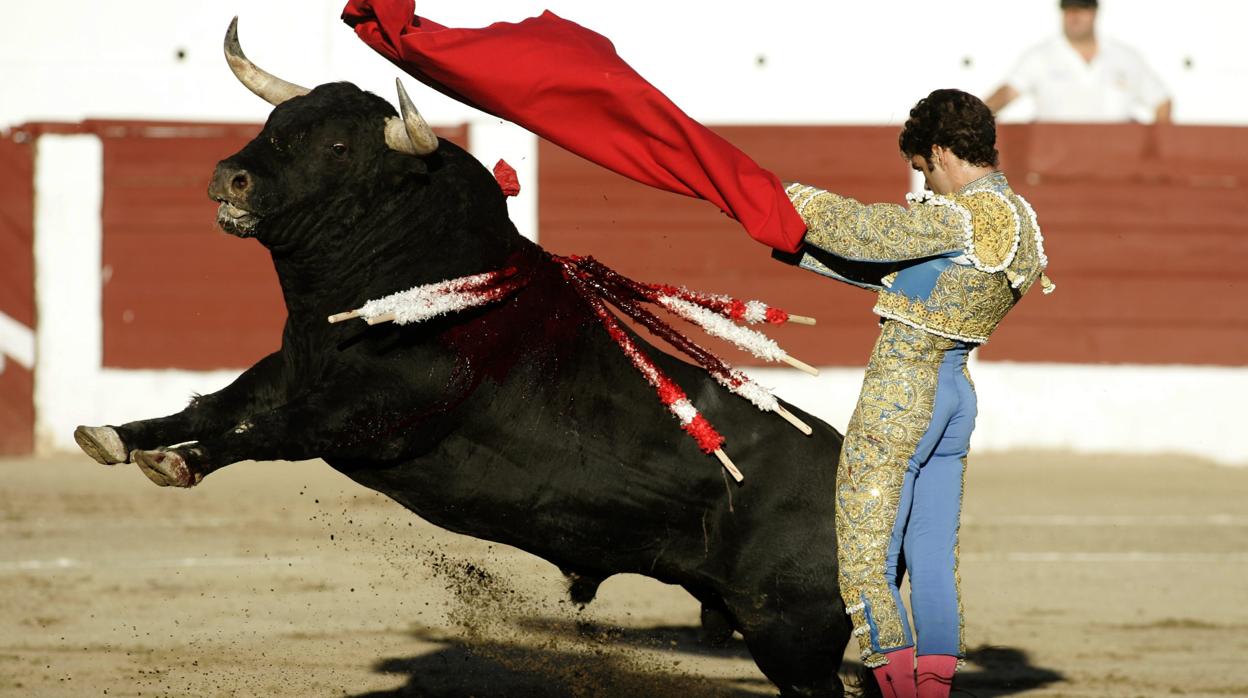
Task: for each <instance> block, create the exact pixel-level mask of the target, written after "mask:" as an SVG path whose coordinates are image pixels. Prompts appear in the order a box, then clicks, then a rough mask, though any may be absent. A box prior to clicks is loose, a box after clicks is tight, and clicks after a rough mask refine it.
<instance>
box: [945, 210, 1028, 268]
mask: <svg viewBox="0 0 1248 698" xmlns="http://www.w3.org/2000/svg"><path fill="white" fill-rule="evenodd" d="M956 198H957V200H958V202H959V203H961V204H962V205H963V206H965V207H966V208H967V210H969V211H970V212H971V240H970V241H969V242H968V244H967V246H966V247H967V256H968V257H970V258H971V259H972V260H973V261H975V262H976V264H975V266H976V267H979V268H980V269H981V271H990V270H996V269H999V268H1005V267H1006V266H1008V265H1009V263H1010V262H1011V261H1013V257H1014V253H1015V252H1016V251H1017V250H1018V245H1019V240H1020V235H1019V228H1020V221H1019V219H1018V211H1017V210H1015V208H1014V206H1013V205H1011V203H1010V201H1009V200H1008V199H1007V198H1006V197H1005V196H1004V195H1001V194H998V193H997V192H994V191H977V192H974V193H971V194H967V195H961V196H958V197H956Z"/></svg>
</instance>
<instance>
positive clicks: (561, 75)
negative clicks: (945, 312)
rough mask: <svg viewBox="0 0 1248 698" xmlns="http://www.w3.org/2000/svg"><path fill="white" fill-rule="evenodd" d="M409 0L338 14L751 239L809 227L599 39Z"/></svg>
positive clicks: (484, 101)
mask: <svg viewBox="0 0 1248 698" xmlns="http://www.w3.org/2000/svg"><path fill="white" fill-rule="evenodd" d="M415 7H416V6H415V0H349V1H348V3H347V6H346V8H345V9H344V10H343V14H342V19H343V21H344V22H346V23H347V24H348V25H350V26H351V27H353V28H354V29H355V33H356V34H357V35H358V36H359V37H360V38H361V39H363V40H364V42H365V43H367V44H368V45H369V46H371V47H373V49H374V50H376V51H377V52H378V53H380V54H381V55H383V56H385V57H386V58H388V59H390V60H391V61H392V62H393V63H395V64H396V65H397V66H399V67H400V68H402V69H403V70H404V71H406V72H407V73H410V74H411V75H412V76H414V77H415V78H416V79H418V80H420V81H421V82H423V83H425V84H426V85H428V86H430V87H432V88H434V89H436V90H438V91H439V92H442V93H443V94H446V95H447V96H449V97H452V98H453V99H456V100H458V101H460V102H463V103H464V104H468V105H471V106H473V107H476V108H477V109H480V110H481V111H484V112H487V113H489V114H493V115H495V116H498V117H500V118H503V119H507V120H508V121H512V122H514V123H517V124H519V125H520V126H523V127H524V128H526V129H528V130H530V131H532V132H533V133H535V134H537V135H539V136H541V137H542V138H545V139H546V140H548V141H550V142H552V143H555V144H556V145H559V146H561V147H563V148H566V149H567V150H569V151H571V152H573V153H575V154H577V155H579V156H581V157H583V158H585V159H587V160H590V161H591V162H594V163H597V164H599V165H601V166H603V167H605V168H607V169H609V170H612V171H614V172H618V173H619V174H622V175H624V176H625V177H629V178H631V179H634V180H636V181H638V182H641V183H643V184H648V185H650V186H652V187H657V188H659V189H665V190H667V191H671V192H676V193H678V194H684V195H686V196H693V197H697V198H701V199H705V200H707V201H709V202H711V203H713V204H715V205H716V206H718V207H719V208H720V210H722V211H723V212H724V213H726V214H728V215H729V216H731V217H732V218H734V219H736V220H737V221H739V222H740V223H741V225H743V226H744V227H745V229H746V231H747V232H748V233H749V234H750V236H751V237H753V238H754V239H756V240H758V241H759V242H761V243H763V244H765V245H769V246H771V247H774V248H776V249H779V250H784V251H786V252H794V251H796V250H797V248H798V247H799V246H800V245H801V242H802V237H803V235H804V234H805V232H806V225H805V224H804V223H803V222H802V219H801V218H800V217H799V216H798V215H797V212H796V211H794V210H793V207H792V205H791V204H790V203H789V198H788V196H787V195H785V193H784V185H783V184H781V182H780V180H779V178H777V177H776V176H775V175H774V174H772V173H771V172H769V171H767V170H765V169H763V168H761V167H759V166H758V163H756V162H754V161H753V160H752V159H750V157H749V156H747V155H746V154H745V153H743V152H741V151H740V150H738V149H737V148H736V147H735V146H733V145H732V144H731V143H729V142H728V141H726V140H724V139H723V138H721V137H720V136H718V135H716V134H715V133H713V132H712V131H711V130H710V129H708V128H706V127H705V126H703V125H702V124H699V123H698V122H696V121H694V120H693V119H691V118H689V116H688V115H686V114H685V113H684V112H682V111H681V110H680V108H679V107H677V106H676V105H675V104H673V103H672V101H671V100H669V99H668V98H667V97H666V96H664V95H663V93H662V92H659V91H658V90H657V89H655V87H654V86H653V85H651V84H650V83H648V82H646V81H645V79H643V78H642V77H641V76H640V75H638V74H637V73H636V72H635V71H634V70H633V69H632V68H630V67H629V66H628V64H627V63H625V62H624V61H623V60H622V59H621V58H620V57H619V56H618V55H617V54H616V52H615V47H614V46H613V45H612V44H611V42H610V41H609V40H608V39H607V38H606V37H604V36H602V35H600V34H596V33H594V32H592V31H590V30H588V29H586V28H584V27H582V26H580V25H578V24H575V23H573V22H569V21H567V20H565V19H562V18H560V17H557V16H555V15H554V14H552V13H551V12H544V13H543V14H542V15H541V16H540V17H531V18H529V19H526V20H524V21H523V22H519V23H516V24H511V23H506V22H498V23H495V24H492V25H490V26H488V27H485V28H482V29H451V28H447V27H443V26H442V25H440V24H437V23H436V22H433V21H431V20H429V19H426V18H424V17H416V16H415Z"/></svg>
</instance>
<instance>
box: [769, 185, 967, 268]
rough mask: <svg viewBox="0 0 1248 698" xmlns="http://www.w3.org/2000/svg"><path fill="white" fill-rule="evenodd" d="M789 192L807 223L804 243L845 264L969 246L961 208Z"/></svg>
mask: <svg viewBox="0 0 1248 698" xmlns="http://www.w3.org/2000/svg"><path fill="white" fill-rule="evenodd" d="M785 191H786V193H788V195H789V200H790V201H791V202H792V203H793V208H795V209H796V210H797V213H798V215H800V216H801V217H802V220H803V221H804V222H805V223H806V236H805V239H804V242H805V244H806V245H807V246H810V247H814V248H817V249H819V250H822V251H824V252H827V253H829V254H832V255H835V256H836V257H840V258H842V259H845V260H849V261H852V262H866V263H897V262H906V261H909V260H915V259H923V258H926V257H935V256H939V255H944V254H949V253H952V252H959V251H961V250H963V249H964V248H965V246H966V229H967V222H966V220H965V218H964V212H963V211H962V210H959V209H958V208H956V207H951V206H941V205H930V204H929V205H916V206H913V207H911V208H905V207H904V206H898V205H896V204H862V203H859V202H858V201H855V200H854V199H851V198H849V197H845V196H840V195H838V194H833V193H831V192H827V191H823V190H822V189H817V188H815V187H811V186H807V185H804V184H791V185H789V186H788V187H787V188H786V190H785Z"/></svg>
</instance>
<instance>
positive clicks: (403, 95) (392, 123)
mask: <svg viewBox="0 0 1248 698" xmlns="http://www.w3.org/2000/svg"><path fill="white" fill-rule="evenodd" d="M394 84H395V85H396V86H398V88H399V110H400V111H401V112H402V113H403V118H402V119H399V118H398V117H394V116H392V117H390V118H388V119H386V145H388V146H390V148H391V149H393V150H397V151H399V152H400V153H407V154H408V155H428V154H429V153H432V152H433V151H435V150H437V149H438V137H437V136H435V135H434V134H433V129H431V128H429V124H428V123H426V122H425V118H424V117H423V116H421V115H420V112H419V111H417V110H416V105H415V104H412V98H411V97H408V96H407V90H405V89H403V83H402V81H400V80H399V79H397V78H396V79H395V81H394Z"/></svg>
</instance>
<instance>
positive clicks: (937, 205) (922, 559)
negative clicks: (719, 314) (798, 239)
mask: <svg viewBox="0 0 1248 698" xmlns="http://www.w3.org/2000/svg"><path fill="white" fill-rule="evenodd" d="M995 144H996V125H995V122H994V120H993V116H992V113H991V112H990V111H989V110H988V108H987V107H986V106H985V105H984V103H983V102H981V101H980V100H979V99H978V98H977V97H974V96H973V95H970V94H967V93H965V92H961V91H958V90H937V91H935V92H933V93H931V94H930V95H928V96H927V97H926V98H924V99H922V100H920V101H919V103H918V104H917V105H915V107H914V108H913V109H912V110H911V112H910V118H909V120H908V121H907V122H906V124H905V127H904V129H903V131H902V133H901V136H900V147H901V153H902V155H903V157H905V158H906V159H907V160H908V161H909V163H910V165H911V166H912V167H914V169H916V170H917V171H919V172H921V173H922V174H923V176H924V178H925V180H926V185H927V186H926V191H925V192H924V193H923V194H921V195H917V196H916V195H911V196H910V197H908V198H909V199H910V203H911V205H910V207H908V208H906V207H903V206H900V205H893V204H872V205H865V204H862V203H859V202H857V201H855V200H853V199H851V198H847V197H844V196H839V195H837V194H833V193H831V192H827V191H823V190H820V189H817V188H814V187H811V186H806V185H803V184H792V185H789V186H788V187H787V193H788V195H789V198H790V200H791V201H792V203H793V206H794V208H795V209H796V210H797V212H798V214H799V215H800V216H801V218H802V219H803V221H804V222H805V223H806V226H807V231H806V234H805V239H804V244H803V247H802V249H801V250H799V252H798V253H797V255H796V256H795V257H792V258H790V260H789V261H792V262H795V263H797V264H799V265H800V266H801V267H803V268H805V269H809V270H811V271H814V272H817V273H820V274H823V275H826V276H829V277H831V278H834V279H837V280H839V281H844V282H847V283H851V284H854V285H857V286H861V287H864V288H869V289H872V290H874V291H875V292H876V293H877V294H878V301H877V302H876V305H875V313H876V314H877V315H879V316H880V318H881V332H880V336H879V339H878V340H877V341H876V344H875V348H874V350H873V351H872V353H871V357H870V360H869V361H868V364H867V368H866V376H865V378H864V381H863V386H862V392H861V394H860V396H859V398H858V403H857V405H856V407H855V409H854V412H853V416H852V417H851V418H850V423H849V426H848V428H847V429H846V434H845V443H844V447H843V449H842V451H841V457H840V462H839V465H838V471H837V486H836V493H835V496H836V517H837V520H836V528H837V543H838V551H837V556H838V563H839V575H840V588H841V594H842V598H843V599H844V602H845V610H846V612H847V613H849V614H850V616H851V618H852V620H853V623H854V631H853V634H854V635H855V636H856V637H857V638H858V641H859V644H860V647H861V651H862V659H863V662H864V664H865V665H866V666H868V667H871V668H873V669H874V670H875V674H876V678H877V679H878V681H879V683H880V684H881V688H882V689H883V690H884V692H885V695H897V696H902V697H903V698H904V697H906V696H914V695H916V690H917V691H918V693H917V695H920V696H923V697H924V698H927V697H928V696H943V695H948V693H949V690H950V685H951V683H952V678H953V673H954V670H955V668H956V665H957V663H958V661H959V660H960V659H961V658H962V657H963V656H964V654H965V651H964V647H963V641H962V609H961V599H960V596H959V590H958V527H959V519H960V513H961V500H962V488H963V474H964V471H965V468H966V456H967V453H968V451H969V449H970V437H971V431H972V429H973V428H974V425H975V416H976V411H977V406H976V397H975V389H974V386H973V384H972V382H971V377H970V374H969V373H968V371H967V356H968V354H969V353H970V352H971V350H972V349H974V348H975V347H977V346H979V345H981V344H983V343H984V342H986V341H988V338H989V336H990V335H991V334H992V332H993V330H995V329H996V327H997V325H998V324H999V323H1000V322H1001V319H1002V318H1003V317H1005V315H1006V313H1007V312H1009V310H1010V309H1011V308H1013V307H1014V305H1015V304H1016V303H1017V302H1018V300H1019V299H1020V298H1021V297H1022V296H1023V294H1025V293H1026V292H1027V290H1028V289H1029V288H1031V287H1032V285H1033V284H1035V282H1036V281H1040V282H1041V285H1042V287H1043V289H1044V291H1045V292H1046V293H1047V292H1049V291H1050V290H1052V284H1051V283H1050V282H1049V280H1048V278H1047V277H1046V276H1044V275H1043V271H1044V268H1045V266H1046V265H1047V259H1046V258H1045V254H1044V241H1043V238H1042V237H1041V234H1040V227H1039V225H1038V224H1037V222H1036V214H1035V211H1034V210H1033V209H1032V208H1031V206H1030V205H1029V204H1028V203H1027V201H1025V200H1024V199H1023V198H1022V197H1021V196H1019V195H1018V194H1016V193H1015V192H1014V191H1013V190H1012V189H1011V188H1010V185H1009V183H1008V182H1007V181H1006V178H1005V175H1004V174H1003V173H1002V172H1000V171H999V170H998V169H997V162H998V154H997V150H996V147H995ZM907 572H908V573H909V575H910V586H911V590H912V591H911V594H910V601H911V606H912V609H913V615H914V627H913V628H912V627H911V624H910V621H909V619H908V618H907V613H906V610H905V606H904V605H903V603H902V600H901V596H900V593H899V588H900V585H901V581H902V578H903V575H905V574H906V573H907ZM916 643H917V650H916ZM916 654H917V655H918V660H917V668H918V679H917V681H918V685H917V687H916V683H915V682H916V678H915V672H914V667H915V655H916Z"/></svg>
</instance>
